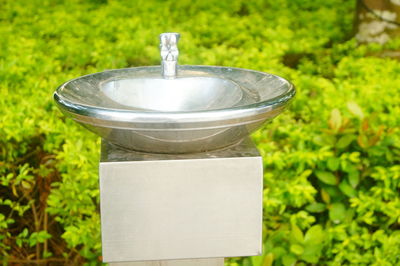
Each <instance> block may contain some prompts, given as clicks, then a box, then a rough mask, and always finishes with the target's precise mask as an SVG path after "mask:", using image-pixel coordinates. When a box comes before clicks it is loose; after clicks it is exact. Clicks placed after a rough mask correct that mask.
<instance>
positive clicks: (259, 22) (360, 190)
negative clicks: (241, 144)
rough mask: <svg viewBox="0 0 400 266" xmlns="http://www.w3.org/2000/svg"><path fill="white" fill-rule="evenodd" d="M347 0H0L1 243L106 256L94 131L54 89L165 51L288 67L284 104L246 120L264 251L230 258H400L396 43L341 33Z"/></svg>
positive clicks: (269, 68)
mask: <svg viewBox="0 0 400 266" xmlns="http://www.w3.org/2000/svg"><path fill="white" fill-rule="evenodd" d="M354 7H355V2H354V1H340V0H329V1H327V0H314V1H312V0H286V1H284V0H275V1H272V0H268V1H261V0H256V1H244V0H241V1H222V0H218V1H217V0H215V1H189V0H180V1H155V0H152V1H149V0H147V1H95V0H91V1H83V0H82V1H78V0H75V1H57V0H48V1H38V0H33V1H23V0H18V1H5V0H0V36H1V37H0V256H1V258H2V260H3V262H5V263H7V262H10V263H11V262H21V263H24V262H25V263H27V262H30V261H35V260H36V261H37V262H49V263H53V262H54V263H67V262H69V263H72V264H82V263H88V264H94V265H95V264H100V261H101V243H100V227H99V210H98V201H99V192H98V179H97V174H98V173H97V162H98V156H99V139H98V138H97V137H96V136H94V135H92V134H91V133H89V132H87V131H86V130H85V129H83V128H82V127H80V126H78V125H77V124H75V123H74V122H73V121H71V120H69V119H65V118H64V117H63V115H62V114H61V113H60V112H59V111H58V110H57V108H56V107H55V105H54V103H53V101H52V92H53V91H54V90H55V88H56V87H57V86H58V85H59V84H61V83H62V82H64V81H66V80H68V79H71V78H74V77H77V76H80V75H84V74H88V73H93V72H98V71H102V70H104V69H111V68H122V67H130V66H139V65H154V64H159V52H158V34H159V33H161V32H165V31H177V32H180V33H181V34H182V39H181V42H180V51H181V56H180V63H181V64H207V65H224V66H233V67H243V68H250V69H256V70H261V71H266V72H271V73H274V74H278V75H281V76H284V77H286V78H288V79H289V80H291V81H292V82H293V83H294V84H295V85H296V87H297V90H298V94H297V96H296V99H295V100H294V101H293V103H292V105H291V107H290V109H289V110H288V111H286V112H285V113H284V114H282V115H281V116H280V117H279V118H277V119H276V120H274V121H273V122H272V123H270V124H268V125H266V126H265V127H264V128H263V129H261V130H259V131H258V132H256V133H255V134H254V135H253V139H254V140H255V142H256V143H257V146H258V148H259V149H260V152H261V153H262V155H263V158H264V168H265V176H264V183H265V190H264V254H263V256H259V257H253V258H245V259H243V258H237V259H230V260H228V261H227V262H226V263H227V265H230V266H234V265H254V266H255V265H310V264H317V265H343V264H350V265H398V264H400V255H399V254H400V196H399V189H400V134H399V133H400V132H399V131H400V129H399V125H400V93H399V92H400V63H399V62H398V61H395V60H393V59H388V58H380V57H378V56H374V55H377V54H379V52H380V51H382V50H384V49H386V50H396V49H399V48H400V40H394V41H391V42H390V43H388V44H387V45H385V46H384V47H380V46H377V45H369V46H358V45H357V44H356V42H355V41H354V40H353V39H351V33H352V24H353V17H354Z"/></svg>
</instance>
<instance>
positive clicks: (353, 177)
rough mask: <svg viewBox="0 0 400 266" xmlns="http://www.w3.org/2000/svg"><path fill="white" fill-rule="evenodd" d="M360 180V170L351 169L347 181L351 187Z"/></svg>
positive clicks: (355, 185)
mask: <svg viewBox="0 0 400 266" xmlns="http://www.w3.org/2000/svg"><path fill="white" fill-rule="evenodd" d="M359 182H360V172H359V171H357V170H356V171H352V172H350V173H349V183H350V185H351V186H352V187H353V188H356V187H357V185H358V183H359Z"/></svg>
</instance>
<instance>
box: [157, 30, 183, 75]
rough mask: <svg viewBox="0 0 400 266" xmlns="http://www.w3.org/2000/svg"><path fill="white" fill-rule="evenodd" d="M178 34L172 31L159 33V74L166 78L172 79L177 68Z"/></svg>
mask: <svg viewBox="0 0 400 266" xmlns="http://www.w3.org/2000/svg"><path fill="white" fill-rule="evenodd" d="M179 37H180V34H179V33H174V32H168V33H161V34H160V53H161V74H162V75H163V77H164V78H166V79H173V78H175V77H176V75H177V69H178V56H179V50H178V41H179Z"/></svg>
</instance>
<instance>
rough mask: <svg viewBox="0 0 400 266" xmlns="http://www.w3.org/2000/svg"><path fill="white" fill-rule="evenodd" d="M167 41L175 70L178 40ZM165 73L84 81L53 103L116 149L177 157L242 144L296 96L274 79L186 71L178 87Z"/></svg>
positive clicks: (234, 71) (130, 71)
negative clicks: (111, 143) (119, 147)
mask: <svg viewBox="0 0 400 266" xmlns="http://www.w3.org/2000/svg"><path fill="white" fill-rule="evenodd" d="M163 36H164V35H161V37H160V38H161V43H162V47H161V54H162V57H163V58H165V60H164V61H165V62H174V60H177V56H178V50H177V48H176V47H175V46H174V45H176V42H177V40H178V38H179V37H178V36H175V35H174V36H175V37H171V36H170V37H168V36H169V35H168V36H167V35H165V36H167V37H168V38H169V39H168V38H167V37H165V36H164V37H163ZM174 38H175V39H174ZM163 44H165V47H164V46H163ZM164 61H163V62H164ZM175 62H176V61H175ZM167 65H168V64H167ZM165 67H166V65H165V64H163V65H162V66H147V67H135V68H126V69H117V70H110V71H104V72H100V73H95V74H91V75H87V76H83V77H79V78H76V79H73V80H71V81H68V82H66V83H64V84H62V85H61V86H60V87H59V88H58V89H57V90H56V92H55V93H54V99H55V101H56V102H57V104H58V105H59V107H60V109H61V110H62V111H63V112H64V113H65V114H66V115H67V116H69V117H71V118H72V119H74V120H75V121H77V122H78V123H81V124H82V125H83V126H85V127H86V128H88V129H89V130H91V131H93V132H94V133H96V134H98V135H99V136H101V137H102V138H104V139H107V140H108V141H110V142H113V143H115V144H117V145H119V146H122V147H125V148H127V149H132V150H137V151H144V152H152V153H175V154H177V153H195V152H204V151H210V150H215V149H220V148H223V147H227V146H230V145H233V144H235V143H238V142H239V141H240V140H241V139H243V138H244V137H246V136H248V135H249V134H250V133H251V132H253V131H254V130H256V129H257V128H259V127H260V126H261V125H262V124H263V123H265V122H268V121H270V120H271V119H273V118H274V117H275V116H277V115H278V114H280V113H281V112H282V111H283V109H284V108H285V107H286V106H287V105H288V103H289V102H290V100H291V99H292V98H293V96H294V95H295V89H294V87H293V85H292V84H291V83H290V82H288V81H287V80H285V79H283V78H281V77H278V76H275V75H272V74H268V73H263V72H258V71H253V70H248V69H240V68H230V67H216V66H192V65H185V66H177V69H178V70H179V72H174V73H175V74H174V76H173V77H174V78H173V79H166V78H165V71H166V70H165V69H166V68H165ZM175 67H176V65H175ZM167 68H169V67H167ZM163 69H164V70H163ZM169 71H170V70H167V72H169ZM162 73H164V74H162ZM171 73H172V72H171ZM171 77H172V76H171Z"/></svg>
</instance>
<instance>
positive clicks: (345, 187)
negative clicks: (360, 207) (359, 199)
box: [339, 180, 357, 197]
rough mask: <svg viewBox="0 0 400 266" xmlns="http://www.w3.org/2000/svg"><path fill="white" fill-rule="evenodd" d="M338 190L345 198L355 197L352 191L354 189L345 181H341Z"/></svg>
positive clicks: (354, 192)
mask: <svg viewBox="0 0 400 266" xmlns="http://www.w3.org/2000/svg"><path fill="white" fill-rule="evenodd" d="M339 189H340V191H342V192H343V193H344V194H345V195H346V196H348V197H355V196H356V195H357V193H356V191H355V190H354V188H352V187H351V186H350V185H349V183H347V181H346V180H343V181H342V182H341V183H340V184H339Z"/></svg>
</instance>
